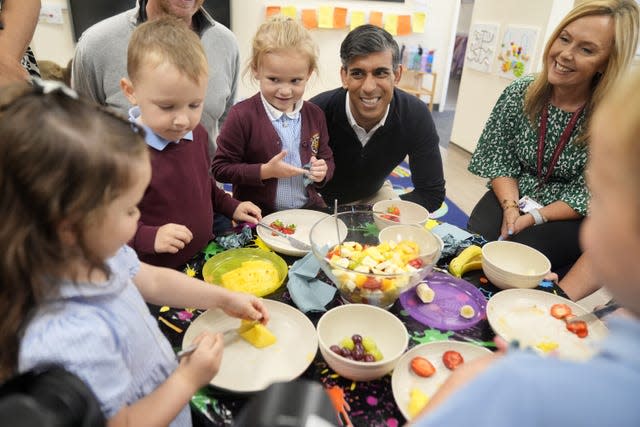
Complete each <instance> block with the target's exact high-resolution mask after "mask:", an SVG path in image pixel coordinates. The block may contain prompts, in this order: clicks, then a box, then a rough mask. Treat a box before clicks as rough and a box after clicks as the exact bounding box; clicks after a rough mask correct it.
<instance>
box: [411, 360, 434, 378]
mask: <svg viewBox="0 0 640 427" xmlns="http://www.w3.org/2000/svg"><path fill="white" fill-rule="evenodd" d="M411 370H412V371H413V372H415V374H416V375H419V376H421V377H430V376H431V375H433V374H435V373H436V368H435V367H434V366H433V364H432V363H431V362H429V361H428V360H427V359H425V358H424V357H420V356H416V357H414V358H413V359H411Z"/></svg>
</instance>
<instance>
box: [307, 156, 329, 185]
mask: <svg viewBox="0 0 640 427" xmlns="http://www.w3.org/2000/svg"><path fill="white" fill-rule="evenodd" d="M327 169H328V167H327V163H326V162H325V161H324V159H320V160H318V159H316V156H311V168H310V169H309V172H308V173H307V176H308V177H309V179H311V180H312V181H313V182H322V180H323V179H324V177H325V176H327Z"/></svg>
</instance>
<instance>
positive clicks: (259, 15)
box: [231, 0, 460, 103]
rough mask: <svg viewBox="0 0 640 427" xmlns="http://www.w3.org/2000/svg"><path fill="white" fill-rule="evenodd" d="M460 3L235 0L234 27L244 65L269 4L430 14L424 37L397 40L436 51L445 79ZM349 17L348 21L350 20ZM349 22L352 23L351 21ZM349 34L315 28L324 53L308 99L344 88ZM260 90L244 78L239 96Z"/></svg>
mask: <svg viewBox="0 0 640 427" xmlns="http://www.w3.org/2000/svg"><path fill="white" fill-rule="evenodd" d="M459 3H460V0H405V2H404V3H392V2H380V1H359V0H358V1H353V0H352V1H331V2H327V1H291V0H289V1H275V0H270V1H264V0H233V1H232V3H231V26H232V28H233V31H234V33H235V34H236V36H237V38H238V44H239V46H240V56H241V59H242V62H243V66H244V65H245V64H246V61H247V59H248V56H249V54H250V50H251V39H252V38H253V35H254V33H255V30H256V29H257V27H258V26H259V25H260V23H262V22H263V20H264V14H265V8H266V6H267V5H269V6H271V5H280V6H287V5H295V6H296V7H297V8H298V10H300V9H303V8H317V7H318V6H320V5H327V4H330V5H331V6H334V7H345V8H347V9H348V10H349V11H352V10H361V11H364V12H365V13H368V12H369V11H371V10H377V11H381V12H383V14H384V13H385V12H387V13H396V14H411V13H413V12H414V11H424V12H426V13H427V21H426V26H425V27H426V29H425V33H424V34H412V35H410V36H401V37H396V40H397V41H398V43H399V44H402V43H404V44H405V45H407V46H409V45H417V44H420V45H421V46H422V47H423V48H425V49H435V50H436V55H435V61H434V68H435V71H436V72H438V73H439V74H440V76H444V75H447V74H448V72H449V71H448V70H449V67H450V63H451V60H450V55H451V52H452V50H453V42H454V36H455V28H456V26H457V20H458V15H457V8H458V7H459ZM349 16H350V15H349V14H348V15H347V20H348V19H349ZM347 22H348V21H347ZM348 32H349V30H348V28H347V29H314V30H312V31H311V34H312V37H313V38H314V40H315V41H316V42H317V43H318V46H319V51H320V72H319V76H318V77H317V78H316V79H315V80H313V81H312V82H311V83H310V84H309V85H307V91H306V97H311V96H313V95H315V94H317V93H320V92H323V91H325V90H328V89H332V88H335V87H338V86H340V85H341V82H340V58H339V51H340V43H341V42H342V40H343V39H344V37H345V36H346V35H347V33H348ZM445 83H446V82H445V79H443V78H440V79H439V81H438V83H437V87H436V97H435V102H436V103H438V102H439V101H440V98H441V97H442V94H443V93H445V88H444V84H445ZM256 91H257V87H256V86H255V85H254V84H253V83H252V82H251V80H250V79H249V78H244V79H242V81H241V83H240V89H239V96H240V97H248V96H250V95H252V94H254V93H255V92H256Z"/></svg>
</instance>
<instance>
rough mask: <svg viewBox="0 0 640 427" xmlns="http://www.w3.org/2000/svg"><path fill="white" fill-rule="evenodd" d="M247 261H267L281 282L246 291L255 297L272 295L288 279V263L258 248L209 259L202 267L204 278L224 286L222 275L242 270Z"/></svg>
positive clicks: (218, 255) (224, 253) (222, 254)
mask: <svg viewBox="0 0 640 427" xmlns="http://www.w3.org/2000/svg"><path fill="white" fill-rule="evenodd" d="M246 261H267V262H270V263H271V264H273V266H274V267H275V268H276V270H277V271H278V276H279V280H278V281H277V282H276V283H273V284H271V285H268V286H267V285H265V286H262V287H259V288H258V289H252V290H247V291H246V292H248V293H252V294H253V295H255V296H258V297H262V296H265V295H268V294H270V293H272V292H273V291H275V290H276V289H278V288H279V287H280V286H281V285H282V283H283V282H284V279H285V278H286V277H287V273H288V269H287V263H286V262H285V261H284V260H283V259H282V258H281V257H279V256H278V255H276V254H275V253H273V252H268V251H265V250H263V249H256V248H239V249H229V250H227V251H224V252H222V253H219V254H217V255H215V256H213V257H211V258H209V260H208V261H207V262H206V263H205V264H204V266H203V267H202V277H203V278H204V280H205V281H206V282H208V283H212V284H216V285H220V286H223V285H222V275H223V274H224V273H227V272H229V271H232V270H235V269H237V268H241V267H242V263H243V262H246ZM254 288H255V287H254ZM238 290H242V289H238Z"/></svg>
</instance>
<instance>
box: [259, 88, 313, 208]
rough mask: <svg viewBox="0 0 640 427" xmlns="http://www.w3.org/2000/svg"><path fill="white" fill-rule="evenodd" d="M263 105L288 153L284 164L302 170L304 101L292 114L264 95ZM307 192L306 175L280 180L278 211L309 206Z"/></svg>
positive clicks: (283, 147) (276, 202)
mask: <svg viewBox="0 0 640 427" xmlns="http://www.w3.org/2000/svg"><path fill="white" fill-rule="evenodd" d="M260 98H261V99H262V105H264V109H265V111H266V112H267V116H268V117H269V120H271V123H272V124H273V127H274V129H275V130H276V132H277V133H278V136H279V137H280V140H281V142H282V149H283V150H286V151H287V155H286V156H285V158H284V160H283V161H284V162H286V163H288V164H290V165H293V166H296V167H299V168H301V167H302V166H303V165H302V161H301V160H300V134H301V131H302V115H301V114H300V110H301V109H302V104H303V101H302V99H300V100H299V101H298V102H297V103H296V106H295V108H294V110H293V111H292V112H290V113H283V112H282V111H280V110H278V109H276V108H274V107H273V106H272V105H271V104H269V103H268V102H267V100H266V99H265V98H264V95H262V94H260ZM307 199H308V197H307V191H306V190H305V182H304V175H297V176H292V177H290V178H278V188H277V190H276V201H275V208H276V210H278V211H280V210H284V209H295V208H300V207H302V206H304V205H306V204H307Z"/></svg>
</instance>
